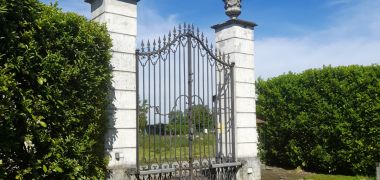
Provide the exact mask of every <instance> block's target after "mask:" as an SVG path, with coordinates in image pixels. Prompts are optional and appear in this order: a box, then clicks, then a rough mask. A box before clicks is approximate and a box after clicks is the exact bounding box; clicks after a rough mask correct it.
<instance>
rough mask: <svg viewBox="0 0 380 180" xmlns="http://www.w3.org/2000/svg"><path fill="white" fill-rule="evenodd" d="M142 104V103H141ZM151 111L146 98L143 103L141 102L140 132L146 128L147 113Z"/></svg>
mask: <svg viewBox="0 0 380 180" xmlns="http://www.w3.org/2000/svg"><path fill="white" fill-rule="evenodd" d="M140 104H141V105H140ZM148 113H149V106H148V103H147V101H146V100H144V101H143V102H142V103H141V101H140V102H139V117H138V118H139V132H140V133H143V132H144V130H145V127H146V125H147V123H148V121H147V119H148V117H147V114H148Z"/></svg>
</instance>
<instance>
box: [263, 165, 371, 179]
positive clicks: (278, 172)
mask: <svg viewBox="0 0 380 180" xmlns="http://www.w3.org/2000/svg"><path fill="white" fill-rule="evenodd" d="M274 179H284V180H301V179H302V180H376V178H375V177H366V176H343V175H331V174H316V173H311V172H306V171H303V170H302V169H298V168H297V169H283V168H279V167H270V166H265V165H263V166H262V168H261V180H274Z"/></svg>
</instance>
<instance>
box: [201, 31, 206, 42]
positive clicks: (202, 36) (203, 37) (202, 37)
mask: <svg viewBox="0 0 380 180" xmlns="http://www.w3.org/2000/svg"><path fill="white" fill-rule="evenodd" d="M201 40H202V41H204V40H205V36H204V35H203V32H202V35H201Z"/></svg>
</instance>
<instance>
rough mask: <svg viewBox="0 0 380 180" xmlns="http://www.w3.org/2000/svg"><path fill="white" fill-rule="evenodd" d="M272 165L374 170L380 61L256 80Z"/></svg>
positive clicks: (379, 146) (378, 152) (265, 151)
mask: <svg viewBox="0 0 380 180" xmlns="http://www.w3.org/2000/svg"><path fill="white" fill-rule="evenodd" d="M257 92H258V94H259V96H258V103H257V114H258V116H259V117H261V118H263V119H265V120H266V121H267V124H265V125H263V126H262V127H261V128H259V134H260V149H261V150H260V151H261V156H262V158H263V159H264V160H265V162H266V163H267V164H270V165H277V166H283V167H297V166H300V167H303V168H304V169H307V170H312V171H317V172H327V173H342V174H372V175H373V174H374V173H375V162H378V161H380V143H379V142H380V66H379V65H372V66H357V65H354V66H348V67H336V68H333V67H324V68H323V69H312V70H307V71H305V72H303V73H301V74H294V73H289V74H285V75H281V76H279V77H275V78H272V79H269V80H262V79H259V80H258V82H257Z"/></svg>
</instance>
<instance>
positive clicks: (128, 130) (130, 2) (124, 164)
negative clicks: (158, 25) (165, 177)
mask: <svg viewBox="0 0 380 180" xmlns="http://www.w3.org/2000/svg"><path fill="white" fill-rule="evenodd" d="M85 2H87V3H90V4H91V13H92V20H93V21H97V22H100V23H105V24H106V25H107V29H108V32H109V34H110V36H111V39H112V44H113V47H112V50H111V52H112V59H111V65H112V68H113V71H112V73H113V82H112V86H113V90H112V92H111V93H110V94H111V98H113V103H112V104H113V105H112V106H111V107H109V108H108V110H109V111H110V114H111V116H110V117H109V122H108V127H107V128H108V132H107V134H106V137H105V140H106V143H105V144H106V145H105V149H106V153H107V154H108V155H109V157H110V162H109V165H108V168H109V169H110V170H111V174H110V177H109V178H110V179H128V178H127V174H126V173H125V171H126V169H134V168H136V150H137V148H136V67H135V66H136V58H135V50H136V35H137V2H138V0H85Z"/></svg>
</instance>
